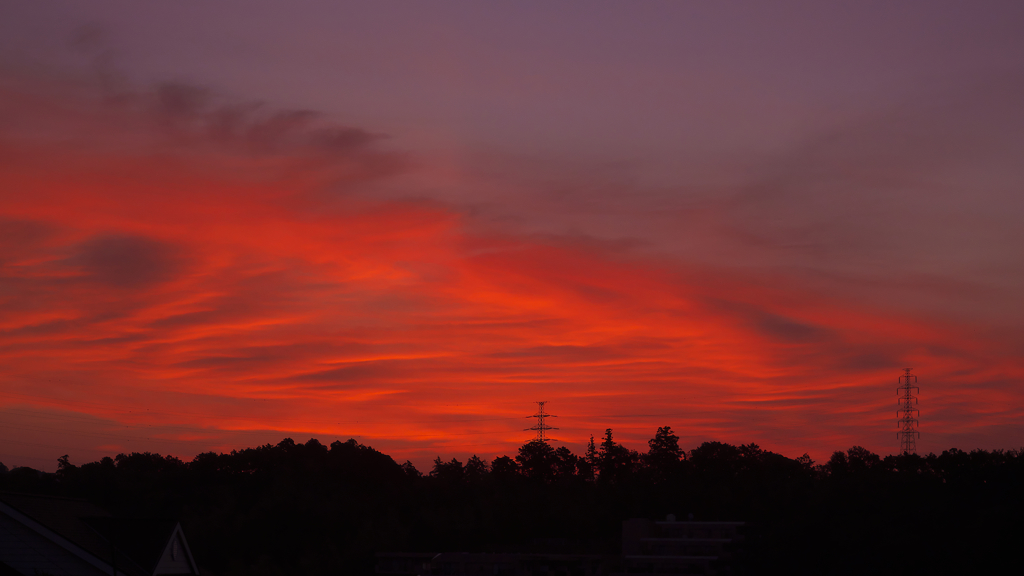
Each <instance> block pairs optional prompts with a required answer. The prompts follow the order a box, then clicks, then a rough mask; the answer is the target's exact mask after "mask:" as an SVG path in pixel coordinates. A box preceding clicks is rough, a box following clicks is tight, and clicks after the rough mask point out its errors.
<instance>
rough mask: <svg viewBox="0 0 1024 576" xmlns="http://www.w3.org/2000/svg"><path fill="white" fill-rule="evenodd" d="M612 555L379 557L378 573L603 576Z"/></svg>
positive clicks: (410, 575)
mask: <svg viewBox="0 0 1024 576" xmlns="http://www.w3.org/2000/svg"><path fill="white" fill-rule="evenodd" d="M614 559H615V557H613V556H611V557H610V556H600V555H594V554H531V553H522V554H517V553H513V554H468V553H464V552H444V553H441V554H415V553H396V554H378V555H377V574H390V575H393V576H399V575H401V576H428V575H429V576H604V575H606V574H608V572H609V570H608V567H609V566H610V564H612V563H614Z"/></svg>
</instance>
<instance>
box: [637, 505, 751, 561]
mask: <svg viewBox="0 0 1024 576" xmlns="http://www.w3.org/2000/svg"><path fill="white" fill-rule="evenodd" d="M743 525H744V523H743V522H693V521H688V522H677V521H676V520H675V517H674V516H671V515H670V516H669V517H668V519H667V520H665V521H663V522H655V521H652V520H647V519H644V518H632V519H630V520H626V521H625V522H623V523H622V572H621V574H709V575H710V574H728V573H729V572H730V568H731V560H732V554H733V552H734V548H735V546H736V544H738V543H739V541H740V540H742V536H741V535H740V533H739V530H740V528H741V527H742V526H743Z"/></svg>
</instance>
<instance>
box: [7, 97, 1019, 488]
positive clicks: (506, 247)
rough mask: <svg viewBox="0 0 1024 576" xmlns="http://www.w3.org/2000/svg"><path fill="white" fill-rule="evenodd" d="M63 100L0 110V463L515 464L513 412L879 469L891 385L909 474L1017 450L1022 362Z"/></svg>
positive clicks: (90, 102) (274, 131)
mask: <svg viewBox="0 0 1024 576" xmlns="http://www.w3.org/2000/svg"><path fill="white" fill-rule="evenodd" d="M29 88H31V89H33V90H36V91H37V92H38V93H37V94H35V96H36V97H34V98H30V97H29V95H27V94H26V92H27V91H28V90H29ZM64 88H66V87H61V89H60V90H57V89H53V88H52V87H50V88H47V87H46V86H43V87H40V84H38V83H24V82H22V83H17V82H15V83H12V84H11V83H9V84H8V85H6V86H5V87H4V89H3V90H4V91H3V100H2V101H3V102H4V103H5V108H7V109H8V110H13V112H8V114H9V115H19V121H18V123H15V125H14V127H13V128H9V129H8V130H7V131H6V132H5V133H3V134H2V136H0V147H2V149H3V151H4V156H5V158H6V161H5V162H3V164H2V165H0V181H2V182H4V184H3V186H2V188H0V202H2V204H0V227H2V230H3V232H2V234H0V248H2V260H0V282H2V286H3V289H2V290H0V382H2V387H0V412H2V413H3V414H4V415H5V416H4V418H3V421H4V422H5V423H7V424H6V425H5V426H4V427H3V428H0V435H2V437H3V438H4V439H5V442H4V443H3V444H4V445H5V448H4V449H3V451H4V452H3V455H2V456H0V457H2V458H4V459H7V460H11V461H12V462H9V463H12V464H15V463H19V462H21V461H24V462H25V463H33V461H32V460H31V458H32V457H33V456H34V455H39V454H49V455H50V456H52V458H55V457H56V456H58V455H60V454H62V453H64V452H70V453H72V456H73V460H85V459H91V458H96V457H98V456H100V455H102V454H104V453H107V452H115V451H122V450H152V451H159V452H163V453H172V454H176V455H180V456H183V457H185V458H188V457H191V456H192V455H193V454H195V453H197V452H199V451H205V450H211V449H214V450H226V449H230V448H234V447H238V446H239V445H243V444H255V443H261V442H267V441H277V440H279V439H280V437H281V436H283V435H292V436H296V437H297V439H304V437H306V436H315V437H319V438H320V439H321V440H324V441H329V440H330V439H333V438H334V437H339V438H347V437H349V436H354V437H356V438H359V439H360V440H361V441H363V442H365V443H368V444H371V445H373V446H375V447H377V448H379V449H381V450H384V451H385V452H388V453H390V454H393V455H394V456H395V457H396V458H407V457H408V458H412V459H414V460H415V461H416V462H417V463H419V464H420V465H425V464H426V463H427V462H428V461H429V459H430V458H432V456H433V455H434V454H442V455H445V456H449V455H456V456H460V457H464V456H465V455H468V454H470V453H480V454H485V455H488V456H491V455H494V454H498V453H508V452H510V451H512V450H514V449H515V447H516V446H518V445H519V444H521V443H522V442H523V441H524V440H526V439H528V437H529V435H528V433H526V432H524V431H523V430H522V429H523V428H526V427H528V426H529V424H530V423H529V421H527V420H525V419H524V418H523V416H525V415H526V414H529V413H531V410H532V405H531V403H532V402H533V401H535V400H547V401H549V402H550V404H549V408H550V410H551V411H552V412H553V413H556V414H559V418H558V421H557V424H558V425H559V428H560V430H559V432H558V433H557V434H555V436H556V437H559V438H562V439H564V441H565V442H566V443H568V444H569V445H570V446H571V447H573V448H574V449H576V450H581V449H582V446H583V444H584V443H585V441H586V439H587V438H588V436H589V435H590V434H595V435H598V434H600V433H601V432H602V431H603V429H604V428H605V427H612V428H614V429H615V430H616V432H617V435H618V437H619V439H620V440H622V441H625V442H626V443H627V444H628V445H631V446H633V447H636V448H643V447H644V443H645V441H646V439H647V438H648V437H650V436H651V435H652V434H653V431H654V429H655V428H656V427H657V426H660V425H665V424H669V425H672V426H673V428H674V429H675V430H677V432H679V434H680V435H681V436H682V437H683V439H684V441H686V442H689V443H690V444H694V445H695V444H696V443H698V442H700V441H702V440H706V439H720V440H725V441H729V442H756V443H759V444H761V445H762V446H763V447H766V448H770V449H773V450H777V451H781V452H783V453H786V454H789V455H792V456H796V455H798V454H800V453H803V452H805V451H808V452H810V453H811V454H812V455H813V456H815V457H816V458H824V457H826V456H827V454H828V453H829V452H830V451H831V450H833V449H840V448H844V447H847V446H849V445H852V444H861V445H865V446H867V447H868V448H871V449H873V450H877V451H880V452H889V451H892V450H893V449H895V448H896V447H897V446H898V444H897V442H896V440H895V429H896V428H895V395H894V390H895V386H896V377H897V376H898V375H899V369H900V368H902V367H903V366H904V365H905V364H907V365H913V366H915V367H918V368H919V372H920V374H921V377H922V389H923V392H922V397H923V398H926V400H925V404H923V405H922V409H923V412H924V414H925V416H924V417H923V421H924V422H926V423H927V424H926V425H925V430H928V432H926V434H928V435H930V436H931V438H932V439H929V440H927V441H926V442H923V444H924V446H926V447H928V448H932V449H942V448H947V447H948V446H947V444H949V443H953V442H956V441H968V442H977V443H988V444H989V445H993V444H998V443H999V442H1001V441H1003V439H1006V438H1013V439H1014V440H1019V439H1020V435H1019V432H1020V429H1019V422H1020V413H1019V408H1018V407H1019V406H1021V405H1022V403H1021V397H1020V394H1021V392H1020V391H1019V390H1018V389H1017V386H1016V385H1015V383H1017V382H1019V381H1020V378H1021V376H1022V372H1024V370H1022V366H1021V363H1020V356H1019V355H1018V354H1015V352H1014V349H1013V347H1012V346H1009V347H1006V346H1004V345H1001V344H1000V338H999V336H998V335H997V334H979V332H978V331H977V325H976V324H972V323H971V322H967V321H953V320H949V319H945V318H939V319H936V318H927V317H921V316H920V315H917V316H912V315H898V314H893V313H892V310H891V309H889V308H886V307H880V306H876V305H872V304H871V303H869V302H861V301H858V300H856V299H854V298H850V296H849V294H829V293H825V292H823V291H821V290H817V289H815V288H813V287H808V286H806V285H804V284H803V283H802V281H801V279H800V278H799V277H798V276H796V275H787V274H774V273H773V274H769V273H766V272H762V271H756V270H743V269H728V268H725V267H714V266H710V265H707V264H700V263H695V262H688V261H685V260H684V259H680V258H671V257H665V256H661V257H659V256H656V255H652V254H651V253H641V252H638V251H630V250H621V249H618V248H617V247H612V246H609V245H607V244H604V243H602V242H600V241H596V240H593V239H586V238H579V237H561V238H557V237H553V236H543V237H542V236H537V235H529V234H516V233H513V232H509V231H507V230H501V231H498V230H497V229H488V228H487V227H486V226H485V225H482V224H481V223H480V222H477V221H474V216H473V215H472V214H471V213H470V212H467V211H466V210H463V209H461V208H459V207H458V206H457V205H454V204H451V203H444V202H440V201H432V200H429V199H423V198H422V197H421V198H420V199H409V200H398V199H380V198H378V199H375V196H374V194H373V190H374V188H375V187H386V186H394V185H396V184H395V183H396V182H407V181H409V180H410V174H409V170H415V168H411V167H410V165H409V164H407V163H406V162H404V160H403V157H402V155H399V154H395V153H393V152H389V151H387V150H386V149H385V148H384V147H383V145H382V144H381V143H380V142H379V141H378V139H377V138H376V137H374V136H373V135H371V134H370V133H368V132H364V131H362V130H358V129H351V128H335V127H331V126H328V125H320V124H317V122H318V120H316V119H315V117H312V116H310V115H305V114H298V113H289V114H271V115H270V116H269V117H264V118H260V117H258V116H252V115H251V114H250V115H248V116H247V115H246V114H247V113H244V112H238V111H237V110H235V109H217V108H210V107H204V106H206V105H205V104H202V102H198V100H202V98H200V96H198V95H195V94H192V95H191V96H190V94H191V93H189V92H187V91H184V92H183V91H182V90H183V89H180V88H168V89H164V90H163V91H160V92H157V93H155V94H149V95H147V94H133V95H128V96H124V97H123V98H121V99H116V98H115V99H112V100H111V99H108V100H103V99H102V98H96V97H94V96H92V95H90V94H89V93H88V92H86V93H85V94H84V95H83V94H78V95H74V96H67V95H66V94H65V92H67V91H71V92H75V90H83V89H81V88H76V87H73V86H72V87H69V88H67V90H65V89H64ZM175 90H177V92H175ZM190 98H193V100H196V101H193V100H190ZM197 102H198V103H197ZM33 119H34V120H36V122H35V123H33V122H32V120H33ZM429 173H430V172H429V171H425V172H424V175H423V177H424V178H428V177H429ZM413 176H415V175H413ZM413 179H415V178H414V177H413ZM413 196H415V195H414V194H410V197H413ZM391 198H393V196H391ZM982 383H986V385H985V386H982ZM932 430H935V432H932ZM938 430H942V431H943V432H942V433H938V432H937V431H938ZM958 439H965V440H958ZM47 460H49V458H47ZM33 465H38V466H42V467H51V468H52V466H47V465H45V464H36V463H33Z"/></svg>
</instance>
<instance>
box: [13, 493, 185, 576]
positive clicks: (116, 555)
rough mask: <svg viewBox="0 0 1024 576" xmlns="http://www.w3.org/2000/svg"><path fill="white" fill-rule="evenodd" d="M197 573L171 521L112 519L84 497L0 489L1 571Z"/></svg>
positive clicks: (80, 575)
mask: <svg viewBox="0 0 1024 576" xmlns="http://www.w3.org/2000/svg"><path fill="white" fill-rule="evenodd" d="M16 574H23V575H32V576H36V575H43V574H46V575H50V576H65V575H67V576H99V575H106V576H111V575H117V576H157V575H168V576H170V575H182V576H184V575H194V574H199V571H198V569H197V568H196V564H195V561H194V560H193V559H192V553H191V552H190V551H189V548H188V543H187V542H186V541H185V535H184V533H183V532H182V531H181V526H180V525H179V524H178V522H177V521H174V520H155V519H128V518H115V517H113V516H111V515H110V514H108V513H107V512H106V511H104V510H103V509H101V508H99V507H97V506H95V505H93V504H90V503H89V502H86V501H84V500H77V499H73V498H59V497H54V496H38V495H31V494H15V493H2V492H0V576H13V575H16Z"/></svg>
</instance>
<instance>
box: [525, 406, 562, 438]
mask: <svg viewBox="0 0 1024 576" xmlns="http://www.w3.org/2000/svg"><path fill="white" fill-rule="evenodd" d="M545 404H547V402H546V401H545V402H537V413H536V414H534V415H533V416H527V418H536V419H537V425H536V426H531V427H529V428H524V429H523V430H524V431H526V430H534V431H536V432H537V438H535V440H537V441H540V442H547V441H548V440H554V438H548V437H547V431H548V430H558V428H555V427H553V426H548V425H547V424H546V423H545V422H544V419H545V418H558V416H555V415H554V414H548V413H547V412H544V405H545Z"/></svg>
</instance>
